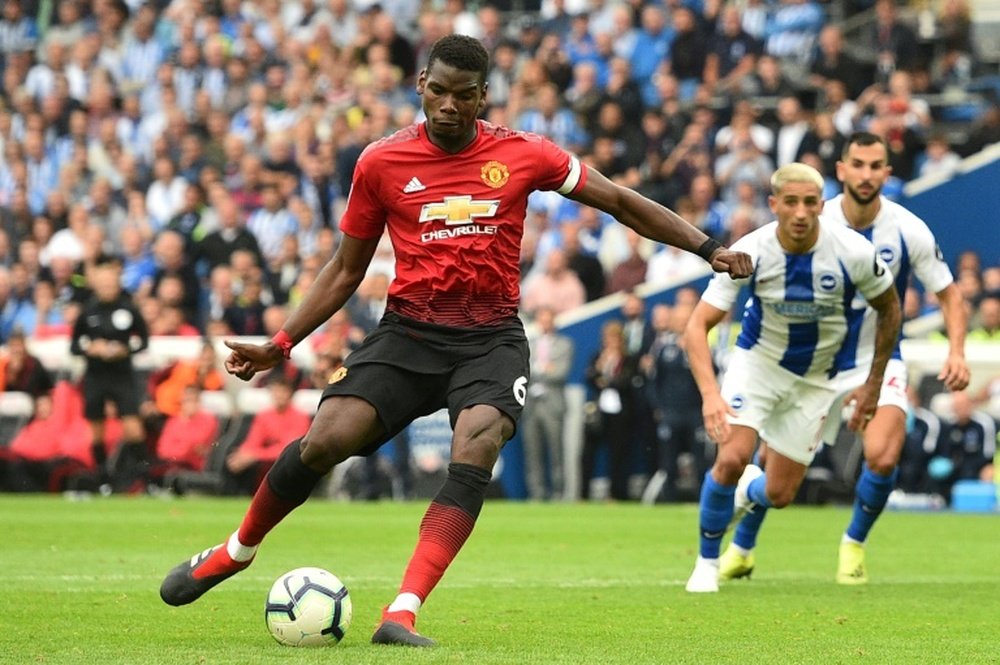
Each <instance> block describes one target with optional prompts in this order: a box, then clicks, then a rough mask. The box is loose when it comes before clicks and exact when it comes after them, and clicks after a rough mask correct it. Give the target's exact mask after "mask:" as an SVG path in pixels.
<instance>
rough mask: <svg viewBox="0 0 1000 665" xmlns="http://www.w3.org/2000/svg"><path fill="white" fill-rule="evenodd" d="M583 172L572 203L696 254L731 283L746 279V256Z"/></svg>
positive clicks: (670, 213)
mask: <svg viewBox="0 0 1000 665" xmlns="http://www.w3.org/2000/svg"><path fill="white" fill-rule="evenodd" d="M586 168H587V181H586V183H585V184H584V186H583V187H582V188H581V189H580V190H579V191H577V192H574V193H573V194H571V195H570V198H572V199H573V200H575V201H579V202H580V203H583V204H586V205H589V206H592V207H594V208H599V209H600V210H603V211H604V212H606V213H608V214H610V215H613V216H614V217H615V219H617V220H618V221H619V222H621V223H622V224H624V225H625V226H628V227H631V228H633V229H635V230H636V232H638V233H639V234H640V235H643V236H645V237H647V238H650V239H651V240H657V241H659V242H662V243H666V244H668V245H673V246H675V247H680V248H681V249H686V250H687V251H689V252H691V253H693V254H698V255H699V256H701V257H702V258H703V259H705V260H706V261H708V262H709V263H710V264H711V265H712V269H713V270H715V271H716V272H726V273H729V274H730V275H731V276H732V277H733V278H734V279H739V278H741V277H748V276H749V275H750V272H751V271H752V270H753V262H752V261H751V260H750V256H749V255H747V254H744V253H743V252H734V251H732V250H730V249H727V248H726V247H724V246H722V245H719V244H718V243H716V242H714V241H710V239H709V237H708V236H707V235H705V234H704V233H702V232H701V231H700V230H698V229H697V228H695V227H694V225H692V224H691V223H689V222H688V221H686V220H685V219H684V218H682V217H681V216H680V215H678V214H677V213H675V212H674V211H672V210H670V209H669V208H665V207H663V206H661V205H660V204H659V203H656V202H655V201H651V200H649V199H647V198H646V197H645V196H643V195H642V194H639V193H638V192H635V191H633V190H631V189H628V188H627V187H622V186H620V185H616V184H615V183H613V182H611V181H610V180H608V179H607V178H606V177H604V176H603V175H602V174H601V173H600V172H598V171H596V170H594V169H592V168H590V167H589V166H588V167H586ZM709 241H710V242H709ZM699 250H700V251H699Z"/></svg>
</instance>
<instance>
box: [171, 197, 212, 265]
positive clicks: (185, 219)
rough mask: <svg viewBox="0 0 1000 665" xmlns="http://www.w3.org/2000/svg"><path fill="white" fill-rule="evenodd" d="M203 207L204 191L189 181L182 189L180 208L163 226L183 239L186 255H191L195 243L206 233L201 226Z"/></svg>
mask: <svg viewBox="0 0 1000 665" xmlns="http://www.w3.org/2000/svg"><path fill="white" fill-rule="evenodd" d="M204 205H205V191H204V189H202V187H201V185H199V184H198V183H197V182H190V181H189V182H188V183H187V185H186V186H185V188H184V197H183V201H182V203H181V205H180V208H179V209H178V210H177V212H176V213H175V214H174V215H173V216H172V217H171V218H170V220H169V221H168V222H167V223H166V225H165V226H164V228H165V229H166V230H168V231H174V232H176V233H179V234H180V235H181V236H182V237H183V238H184V248H185V252H186V253H188V254H193V250H194V247H195V243H196V242H197V241H198V240H199V239H201V238H202V237H204V236H205V233H206V230H205V228H204V227H203V226H202V213H203V208H204Z"/></svg>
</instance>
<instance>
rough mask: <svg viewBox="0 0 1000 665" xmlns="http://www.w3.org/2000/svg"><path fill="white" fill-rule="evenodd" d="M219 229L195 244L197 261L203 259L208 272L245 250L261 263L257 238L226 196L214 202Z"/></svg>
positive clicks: (233, 202) (235, 206)
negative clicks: (234, 254)
mask: <svg viewBox="0 0 1000 665" xmlns="http://www.w3.org/2000/svg"><path fill="white" fill-rule="evenodd" d="M216 207H217V212H218V218H219V228H218V229H216V230H215V231H212V232H211V233H209V234H207V235H206V236H205V237H204V238H202V239H201V240H199V241H198V243H197V253H198V257H199V259H204V260H205V262H206V263H207V264H208V270H209V271H212V270H214V269H215V268H216V267H218V266H220V265H223V264H227V263H229V259H230V257H231V256H232V255H233V253H234V252H235V251H237V250H247V251H249V252H250V253H251V254H253V255H254V256H255V257H256V260H257V262H258V264H260V263H263V255H262V254H261V251H260V246H259V245H258V244H257V238H256V236H254V234H253V233H251V232H250V231H249V230H248V229H247V228H246V226H245V225H244V224H243V222H242V221H241V220H240V210H239V207H238V206H237V204H236V202H235V201H234V200H233V199H232V198H230V197H229V196H228V195H225V196H222V197H220V198H219V199H218V200H217V202H216Z"/></svg>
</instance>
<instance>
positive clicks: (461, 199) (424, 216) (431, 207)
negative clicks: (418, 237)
mask: <svg viewBox="0 0 1000 665" xmlns="http://www.w3.org/2000/svg"><path fill="white" fill-rule="evenodd" d="M499 207H500V202H499V201H473V200H472V197H471V196H446V197H444V202H442V203H427V204H424V207H423V208H421V209H420V222H429V221H431V220H435V219H443V220H444V223H445V224H447V225H448V226H456V225H458V224H471V223H472V221H473V220H474V219H476V218H477V217H493V216H494V215H496V214H497V209H498V208H499Z"/></svg>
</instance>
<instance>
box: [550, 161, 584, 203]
mask: <svg viewBox="0 0 1000 665" xmlns="http://www.w3.org/2000/svg"><path fill="white" fill-rule="evenodd" d="M582 174H583V167H582V166H580V160H579V159H577V158H576V157H575V156H573V155H570V156H569V173H568V174H567V175H566V179H565V180H563V184H562V185H560V186H559V189H557V190H556V191H557V192H559V193H560V194H569V193H570V192H572V191H573V190H574V189H576V186H577V185H578V184H580V176H581V175H582Z"/></svg>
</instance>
